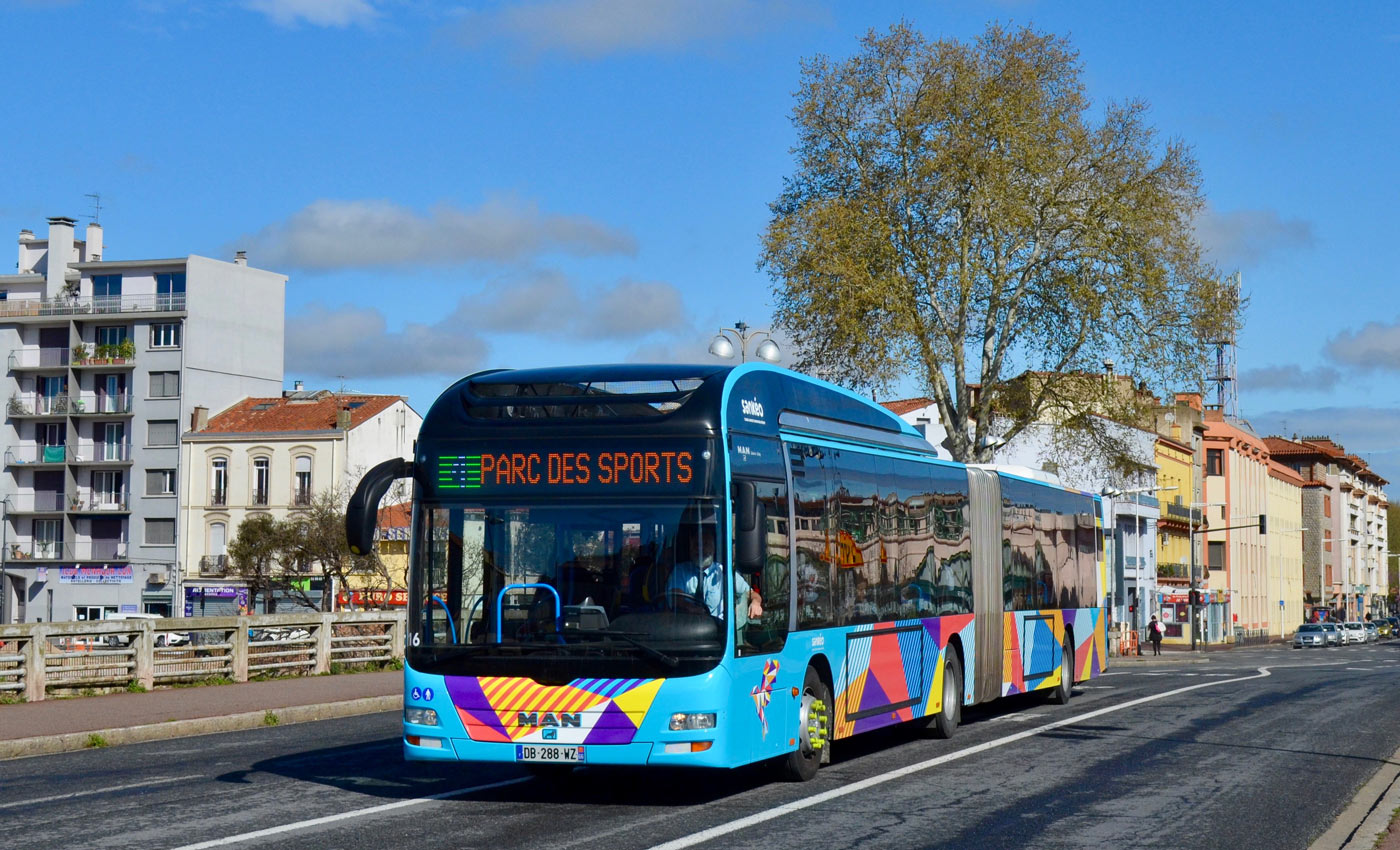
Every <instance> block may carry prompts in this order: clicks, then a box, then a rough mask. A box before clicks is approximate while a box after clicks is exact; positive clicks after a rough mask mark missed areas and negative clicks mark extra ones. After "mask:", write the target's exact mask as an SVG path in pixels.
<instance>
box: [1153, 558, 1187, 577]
mask: <svg viewBox="0 0 1400 850" xmlns="http://www.w3.org/2000/svg"><path fill="white" fill-rule="evenodd" d="M1157 578H1167V579H1179V580H1180V581H1189V580H1190V578H1191V567H1190V566H1189V565H1187V564H1163V563H1160V562H1159V563H1158V564H1157Z"/></svg>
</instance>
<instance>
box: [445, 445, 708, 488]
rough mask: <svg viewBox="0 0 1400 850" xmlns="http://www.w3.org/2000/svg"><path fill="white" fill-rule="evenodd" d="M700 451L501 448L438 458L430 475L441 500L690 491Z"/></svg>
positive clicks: (693, 448)
mask: <svg viewBox="0 0 1400 850" xmlns="http://www.w3.org/2000/svg"><path fill="white" fill-rule="evenodd" d="M648 442H650V441H648ZM517 445H518V444H517ZM702 451H703V450H702V449H701V448H700V444H699V443H698V442H697V443H694V444H689V445H679V446H678V445H670V444H668V445H665V446H659V445H649V446H647V447H645V448H633V447H624V446H618V445H612V444H611V442H609V443H607V444H602V445H598V444H593V443H591V442H590V444H589V445H587V446H583V445H579V446H576V447H570V448H567V449H566V448H564V447H562V446H558V445H554V444H550V445H547V446H541V445H539V444H535V445H533V446H528V447H527V446H519V447H517V446H510V447H504V446H503V447H500V448H499V450H496V448H495V447H492V448H491V449H490V450H482V451H477V452H470V453H461V454H448V453H443V454H439V455H437V457H436V459H435V461H434V463H433V466H432V469H431V471H430V474H431V476H432V479H433V480H432V484H433V485H434V486H435V487H436V489H437V490H438V491H439V492H441V493H443V494H444V495H446V494H449V493H460V494H468V493H470V494H473V495H481V496H484V495H489V494H491V493H506V492H513V493H520V492H540V491H544V490H556V489H569V490H584V489H587V490H591V491H604V492H618V491H624V490H647V491H653V492H656V491H691V490H694V489H695V486H696V482H697V479H698V478H700V477H701V474H702V471H703V470H702V467H701V464H702V463H703V462H704V459H703V457H702Z"/></svg>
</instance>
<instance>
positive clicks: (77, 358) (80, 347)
mask: <svg viewBox="0 0 1400 850" xmlns="http://www.w3.org/2000/svg"><path fill="white" fill-rule="evenodd" d="M91 354H92V352H91V351H89V350H88V347H87V343H85V342H80V343H78V344H77V345H75V346H73V365H74V366H81V365H83V364H84V363H86V362H87V359H88V357H89V356H91Z"/></svg>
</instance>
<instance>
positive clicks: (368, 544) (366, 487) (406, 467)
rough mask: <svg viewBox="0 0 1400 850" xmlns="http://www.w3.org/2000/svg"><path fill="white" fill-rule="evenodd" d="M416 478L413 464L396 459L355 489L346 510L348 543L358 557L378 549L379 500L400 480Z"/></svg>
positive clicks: (380, 466) (369, 474)
mask: <svg viewBox="0 0 1400 850" xmlns="http://www.w3.org/2000/svg"><path fill="white" fill-rule="evenodd" d="M412 477H413V463H412V461H407V460H404V459H403V458H401V457H396V458H394V459H393V460H386V461H384V462H383V463H380V464H377V465H375V466H374V468H372V469H371V470H370V471H369V472H366V473H365V477H364V478H361V479H360V483H359V484H358V485H357V486H356V487H355V493H354V495H352V496H351V497H350V502H349V503H348V504H347V505H346V506H345V541H346V542H347V543H349V544H350V551H351V552H353V553H354V554H356V555H368V554H369V552H370V550H371V549H373V548H374V529H375V526H377V525H378V524H379V500H380V499H382V498H384V493H385V491H387V490H388V489H389V485H391V484H393V483H394V482H395V481H396V480H398V479H400V478H412Z"/></svg>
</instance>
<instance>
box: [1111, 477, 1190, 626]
mask: <svg viewBox="0 0 1400 850" xmlns="http://www.w3.org/2000/svg"><path fill="white" fill-rule="evenodd" d="M1176 489H1177V486H1176V485H1175V484H1172V485H1171V486H1168V487H1133V488H1131V489H1128V490H1119V489H1118V488H1117V487H1104V488H1103V489H1102V490H1100V491H1099V493H1100V494H1101V495H1104V496H1108V497H1109V498H1110V499H1119V498H1121V497H1123V496H1132V497H1133V507H1134V511H1133V543H1134V546H1133V548H1134V550H1135V555H1134V557H1135V558H1136V560H1137V571H1138V572H1137V588H1138V607H1142V597H1143V593H1142V500H1141V498H1140V497H1141V495H1142V494H1143V493H1166V492H1170V491H1172V490H1176ZM1153 578H1154V581H1153V585H1154V586H1155V585H1156V581H1155V578H1156V577H1155V576H1154V577H1153ZM1137 613H1138V616H1137V617H1136V618H1135V619H1137V620H1141V619H1142V613H1143V612H1141V611H1139V612H1137ZM1133 628H1134V629H1137V628H1138V625H1137V623H1134V624H1133Z"/></svg>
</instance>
